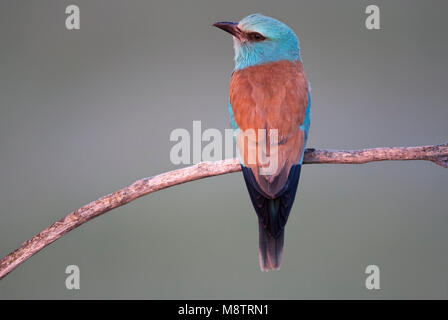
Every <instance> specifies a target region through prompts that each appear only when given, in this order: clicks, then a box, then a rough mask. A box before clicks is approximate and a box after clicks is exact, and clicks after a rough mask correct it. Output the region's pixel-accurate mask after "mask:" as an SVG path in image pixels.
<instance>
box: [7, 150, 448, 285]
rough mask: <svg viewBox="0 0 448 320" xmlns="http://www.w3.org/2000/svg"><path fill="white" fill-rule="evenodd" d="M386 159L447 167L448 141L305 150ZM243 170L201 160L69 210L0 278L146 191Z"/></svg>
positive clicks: (356, 160)
mask: <svg viewBox="0 0 448 320" xmlns="http://www.w3.org/2000/svg"><path fill="white" fill-rule="evenodd" d="M384 160H427V161H432V162H434V163H435V164H437V165H440V166H442V167H444V168H448V143H445V144H442V145H432V146H421V147H396V148H375V149H362V150H347V151H344V150H343V151H335V150H316V149H307V150H306V151H305V157H304V164H317V163H320V164H322V163H332V164H362V163H367V162H373V161H384ZM240 170H241V166H240V163H239V161H238V159H229V160H221V161H216V162H201V163H199V164H196V165H193V166H190V167H186V168H182V169H178V170H174V171H170V172H166V173H162V174H159V175H157V176H154V177H149V178H144V179H141V180H138V181H136V182H134V183H133V184H131V185H129V186H127V187H125V188H123V189H120V190H118V191H115V192H113V193H111V194H109V195H107V196H104V197H102V198H100V199H98V200H95V201H93V202H91V203H89V204H87V205H85V206H83V207H81V208H79V209H77V210H75V211H73V212H72V213H70V214H68V215H67V216H66V217H64V218H63V219H61V220H59V221H57V222H55V223H54V224H52V225H51V226H49V227H48V228H46V229H45V230H43V231H42V232H41V233H39V234H37V235H35V236H34V237H33V238H31V239H30V240H28V241H26V242H24V243H23V244H22V246H21V247H20V248H18V249H17V250H15V251H14V252H12V253H10V254H9V255H7V256H6V257H4V258H3V259H2V260H0V279H2V278H4V277H5V276H6V275H7V274H8V273H10V272H11V271H12V270H14V269H15V268H17V267H18V266H19V265H20V264H21V263H23V262H24V261H26V260H27V259H29V258H30V257H31V256H32V255H34V254H36V253H37V252H39V251H40V250H42V249H43V248H45V247H46V246H48V245H49V244H51V243H52V242H54V241H56V240H57V239H59V238H60V237H62V236H63V235H64V234H66V233H67V232H69V231H71V230H73V229H75V228H77V227H79V226H80V225H82V224H84V223H86V222H87V221H89V220H91V219H93V218H95V217H98V216H99V215H101V214H103V213H106V212H108V211H110V210H112V209H115V208H118V207H120V206H123V205H125V204H127V203H129V202H131V201H133V200H135V199H137V198H140V197H142V196H144V195H147V194H150V193H153V192H156V191H159V190H162V189H165V188H168V187H171V186H175V185H178V184H182V183H186V182H190V181H194V180H198V179H203V178H207V177H212V176H218V175H222V174H226V173H232V172H237V171H240Z"/></svg>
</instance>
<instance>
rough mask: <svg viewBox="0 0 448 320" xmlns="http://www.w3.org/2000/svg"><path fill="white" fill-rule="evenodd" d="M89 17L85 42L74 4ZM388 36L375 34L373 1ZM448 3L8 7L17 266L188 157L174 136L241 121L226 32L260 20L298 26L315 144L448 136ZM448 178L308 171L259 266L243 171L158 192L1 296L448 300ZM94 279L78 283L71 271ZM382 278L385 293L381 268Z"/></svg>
mask: <svg viewBox="0 0 448 320" xmlns="http://www.w3.org/2000/svg"><path fill="white" fill-rule="evenodd" d="M69 4H76V5H78V6H79V8H80V13H81V14H80V17H81V29H80V30H77V31H67V30H66V28H65V19H66V14H65V8H66V7H67V5H69ZM370 4H376V5H378V6H379V7H380V10H381V30H379V31H372V30H367V29H366V28H365V19H366V17H367V15H366V14H365V13H364V11H365V8H366V7H367V5H370ZM447 10H448V3H447V2H446V1H444V0H439V1H435V0H433V1H417V0H413V1H410V0H400V1H399V0H395V1H380V0H370V1H359V0H343V1H322V0H307V1H297V0H290V1H283V0H282V1H281V0H277V1H272V0H270V1H268V0H263V1H260V0H257V1H255V0H253V1H242V0H226V1H210V0H195V1H182V2H180V1H172V0H163V1H143V0H141V1H137V0H132V1H118V0H107V1H106V0H97V1H87V0H85V1H83V0H76V1H59V0H58V1H57V0H40V1H23V0H22V1H17V0H14V1H13V0H2V1H1V2H0V39H1V43H2V48H1V50H0V256H1V257H3V256H5V255H7V254H8V253H9V252H10V251H13V250H14V249H16V248H18V247H19V246H20V245H21V244H22V242H23V241H25V240H27V239H29V238H31V237H32V236H33V235H35V234H36V233H39V232H40V231H42V230H43V229H44V228H46V227H47V226H48V225H50V224H51V223H53V222H54V221H56V220H58V219H60V218H62V217H63V216H65V215H66V214H68V213H69V212H71V211H73V210H74V209H77V208H79V207H81V206H82V205H84V204H86V203H88V202H90V201H92V200H95V199H97V198H98V197H101V196H103V195H105V194H108V193H110V192H112V191H114V190H116V189H119V188H121V187H124V186H126V185H128V184H130V183H132V182H134V181H135V180H137V179H140V178H142V177H145V176H151V175H155V174H158V173H161V172H165V171H169V170H173V169H176V168H179V167H178V166H175V165H173V164H171V162H170V158H169V152H170V149H171V147H172V146H173V145H174V143H173V142H170V141H169V135H170V133H171V131H172V130H173V129H175V128H186V129H188V130H189V131H191V128H192V121H193V120H201V121H202V127H203V130H204V129H206V128H218V129H220V130H224V129H226V128H230V123H229V116H228V110H227V101H228V90H229V81H230V75H231V72H232V68H233V61H232V58H233V48H232V41H231V38H230V36H229V35H227V34H225V33H223V32H222V31H220V30H217V29H214V28H212V27H211V24H212V23H214V22H216V21H222V20H236V21H237V20H240V19H242V18H243V17H245V16H246V15H248V14H250V13H255V12H261V13H263V14H266V15H269V16H273V17H275V18H278V19H280V20H282V21H284V22H285V23H287V24H288V25H289V26H291V27H292V28H293V29H294V30H295V31H296V33H297V34H298V36H299V38H300V41H301V47H302V58H303V61H304V65H305V70H306V72H307V74H308V77H309V80H310V82H311V86H312V116H311V133H310V139H309V142H308V146H309V147H316V148H333V149H352V148H364V147H380V146H412V145H427V144H439V143H443V142H445V141H447V140H448V126H447V119H448V103H447V99H448V90H447V77H446V75H447V71H448V60H447V57H448V44H447V40H446V39H447V36H446V33H447V31H448V30H447V24H446V12H447ZM447 183H448V170H446V169H445V170H444V169H443V168H441V167H438V166H436V165H434V164H432V163H430V162H418V161H417V162H380V163H371V164H365V165H306V166H305V167H304V169H303V171H302V177H301V182H300V186H299V191H298V195H297V198H296V203H295V205H294V207H293V211H292V213H291V216H290V219H289V222H288V224H287V227H286V239H285V252H284V260H283V266H282V269H281V271H279V272H270V273H263V272H261V271H260V270H259V266H258V226H257V219H256V215H255V213H254V210H253V208H252V205H251V203H250V200H249V196H248V194H247V191H246V187H245V185H244V181H243V177H242V175H241V174H240V173H234V174H229V175H225V176H220V177H214V178H209V179H205V180H201V181H196V182H192V183H188V184H185V185H181V186H177V187H174V188H171V189H168V190H164V191H160V192H157V193H155V194H151V195H149V196H146V197H143V198H141V199H138V200H137V201H134V202H132V203H130V204H128V205H126V206H124V207H121V208H118V209H116V210H113V211H111V212H109V213H107V214H105V215H102V216H100V217H99V218H97V219H95V220H93V221H90V222H89V223H87V224H85V225H83V226H81V227H80V228H78V229H76V230H74V231H72V232H70V233H69V234H67V235H66V236H64V237H63V238H61V239H60V240H58V241H56V242H55V243H53V244H52V245H51V246H49V247H47V248H45V249H44V250H43V251H42V252H40V253H38V254H37V255H35V256H33V257H32V258H31V259H29V260H28V261H26V262H25V263H24V264H22V265H21V266H19V267H18V268H17V269H16V270H14V271H13V272H12V273H11V274H9V275H8V276H7V277H6V278H4V279H3V280H1V281H0V298H3V299H13V298H20V299H21V298H30V299H37V298H41V299H42V298H57V299H61V298H63V299H79V298H84V299H91V298H125V299H126V298H148V299H155V298H156V299H159V298H163V299H184V298H189V299H195V298H208V299H215V298H224V299H225V298H234V299H242V298H267V299H268V298H269V299H277V298H284V299H293V298H305V299H308V298H323V299H333V298H342V299H351V298H359V299H378V298H404V299H407V298H424V299H425V298H435V299H446V298H447V297H448V272H447V271H448V255H447V250H448V233H447V227H448V197H447ZM71 264H75V265H77V266H79V268H80V276H81V277H80V287H81V289H80V290H71V291H69V290H67V289H66V287H65V279H66V277H67V275H66V274H65V268H66V266H67V265H71ZM371 264H374V265H377V266H378V267H379V268H380V270H381V278H380V279H381V289H380V290H371V291H369V290H366V288H365V278H366V276H367V275H366V274H365V273H364V272H365V268H366V266H368V265H371Z"/></svg>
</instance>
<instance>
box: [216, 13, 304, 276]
mask: <svg viewBox="0 0 448 320" xmlns="http://www.w3.org/2000/svg"><path fill="white" fill-rule="evenodd" d="M213 26H214V27H217V28H219V29H222V30H224V31H226V32H228V33H230V34H231V35H232V38H233V47H234V54H235V56H234V62H235V67H234V70H233V72H232V77H231V81H230V98H229V104H228V107H229V112H230V123H231V126H232V129H233V133H234V138H235V141H236V143H237V150H238V152H239V159H240V162H241V167H242V172H243V176H244V180H245V184H246V187H247V190H248V192H249V197H250V199H251V202H252V205H253V207H254V209H255V212H256V214H257V217H258V229H259V263H260V268H261V270H262V271H269V270H279V269H280V266H281V263H282V256H283V246H284V235H285V225H286V222H287V220H288V217H289V214H290V212H291V208H292V206H293V203H294V199H295V196H296V191H297V186H298V182H299V178H300V172H301V168H302V163H303V158H304V152H305V146H306V143H307V140H308V134H309V130H310V107H311V93H310V84H309V82H308V79H307V76H306V74H305V71H304V67H303V64H302V59H301V52H300V45H299V39H298V38H297V36H296V34H295V33H294V31H293V30H292V29H291V28H290V27H289V26H287V25H286V24H285V23H283V22H281V21H279V20H277V19H274V18H271V17H268V16H265V15H263V14H259V13H256V14H251V15H249V16H247V17H245V18H244V19H242V20H240V21H239V22H228V21H224V22H216V23H214V24H213ZM251 130H252V132H255V135H248V134H247V132H248V131H251ZM259 130H262V131H261V133H260V131H259ZM263 130H264V131H263ZM272 132H274V133H275V134H271V133H272ZM274 138H276V139H274ZM251 159H252V161H250V160H251ZM266 159H269V161H268V162H269V164H267V162H266ZM271 161H274V162H276V165H274V166H273V167H274V169H271V172H269V173H268V174H263V172H262V171H263V169H266V166H270V165H271Z"/></svg>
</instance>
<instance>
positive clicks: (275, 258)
mask: <svg viewBox="0 0 448 320" xmlns="http://www.w3.org/2000/svg"><path fill="white" fill-rule="evenodd" d="M258 232H259V248H260V251H259V252H260V255H259V257H260V268H261V271H269V270H278V269H280V265H281V264H282V254H283V239H284V237H285V230H282V231H281V232H280V234H279V235H278V236H277V237H276V238H275V237H273V236H271V235H270V234H269V232H268V231H267V230H266V228H265V227H264V226H263V222H262V221H261V219H258Z"/></svg>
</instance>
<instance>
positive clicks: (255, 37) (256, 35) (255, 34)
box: [248, 32, 266, 41]
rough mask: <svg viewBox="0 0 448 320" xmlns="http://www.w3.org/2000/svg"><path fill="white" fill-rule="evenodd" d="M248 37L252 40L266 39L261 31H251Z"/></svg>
mask: <svg viewBox="0 0 448 320" xmlns="http://www.w3.org/2000/svg"><path fill="white" fill-rule="evenodd" d="M248 38H249V40H250V41H263V40H265V39H266V37H264V36H263V35H262V34H261V33H258V32H251V33H249V34H248Z"/></svg>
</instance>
